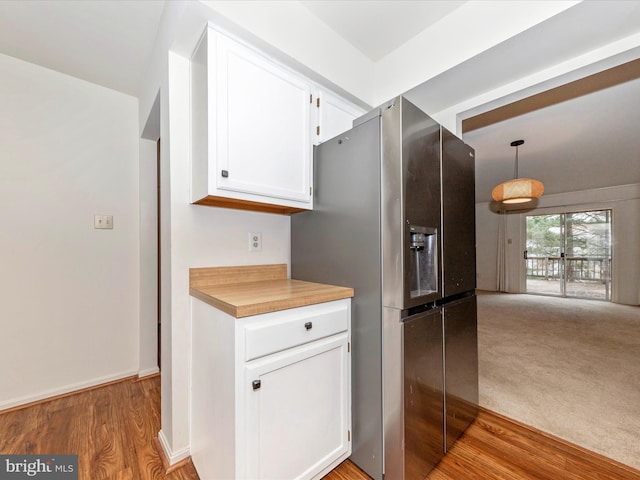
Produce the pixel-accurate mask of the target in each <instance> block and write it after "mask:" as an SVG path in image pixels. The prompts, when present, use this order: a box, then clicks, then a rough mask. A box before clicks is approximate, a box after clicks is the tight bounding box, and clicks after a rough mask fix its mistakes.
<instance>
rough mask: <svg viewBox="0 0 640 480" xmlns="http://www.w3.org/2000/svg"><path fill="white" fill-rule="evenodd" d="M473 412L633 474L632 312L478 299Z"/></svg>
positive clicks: (639, 440)
mask: <svg viewBox="0 0 640 480" xmlns="http://www.w3.org/2000/svg"><path fill="white" fill-rule="evenodd" d="M478 352H479V372H480V405H482V406H483V407H485V408H487V409H489V410H493V411H495V412H498V413H501V414H503V415H505V416H507V417H510V418H513V419H515V420H518V421H520V422H522V423H524V424H526V425H530V426H533V427H535V428H538V429H540V430H542V431H545V432H548V433H551V434H553V435H556V436H558V437H560V438H563V439H565V440H568V441H570V442H572V443H575V444H578V445H580V446H582V447H584V448H587V449H589V450H592V451H594V452H598V453H600V454H602V455H605V456H607V457H609V458H612V459H614V460H617V461H619V462H622V463H624V464H627V465H629V466H632V467H634V468H637V469H640V307H630V306H624V305H617V304H612V303H608V302H600V301H594V300H576V299H563V298H553V297H543V296H535V295H517V294H504V293H489V292H479V295H478Z"/></svg>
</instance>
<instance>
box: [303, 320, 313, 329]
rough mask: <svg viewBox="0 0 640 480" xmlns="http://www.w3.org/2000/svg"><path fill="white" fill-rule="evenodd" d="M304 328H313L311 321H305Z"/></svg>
mask: <svg viewBox="0 0 640 480" xmlns="http://www.w3.org/2000/svg"><path fill="white" fill-rule="evenodd" d="M304 328H306V329H307V330H311V329H312V328H313V323H311V322H307V323H305V324H304Z"/></svg>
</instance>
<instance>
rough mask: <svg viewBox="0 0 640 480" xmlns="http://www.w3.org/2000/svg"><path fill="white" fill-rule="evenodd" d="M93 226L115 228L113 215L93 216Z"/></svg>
mask: <svg viewBox="0 0 640 480" xmlns="http://www.w3.org/2000/svg"><path fill="white" fill-rule="evenodd" d="M93 228H100V229H108V230H112V229H113V215H98V214H95V215H94V216H93Z"/></svg>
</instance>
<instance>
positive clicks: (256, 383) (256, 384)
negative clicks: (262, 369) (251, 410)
mask: <svg viewBox="0 0 640 480" xmlns="http://www.w3.org/2000/svg"><path fill="white" fill-rule="evenodd" d="M261 385H262V382H261V381H260V380H254V381H253V382H251V386H252V387H253V389H254V390H258V389H259V388H260V387H261Z"/></svg>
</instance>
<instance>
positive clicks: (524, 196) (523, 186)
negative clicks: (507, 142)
mask: <svg viewBox="0 0 640 480" xmlns="http://www.w3.org/2000/svg"><path fill="white" fill-rule="evenodd" d="M523 143H524V140H514V141H513V142H511V146H512V147H516V166H515V169H514V173H513V180H507V181H505V182H502V183H501V184H500V185H498V186H496V187H495V188H494V189H493V191H492V192H491V196H492V197H493V199H494V200H495V201H496V202H501V203H525V202H530V201H531V200H533V199H534V198H540V197H541V196H542V193H543V192H544V185H543V184H542V182H539V181H538V180H534V179H532V178H518V147H519V146H520V145H522V144H523Z"/></svg>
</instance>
